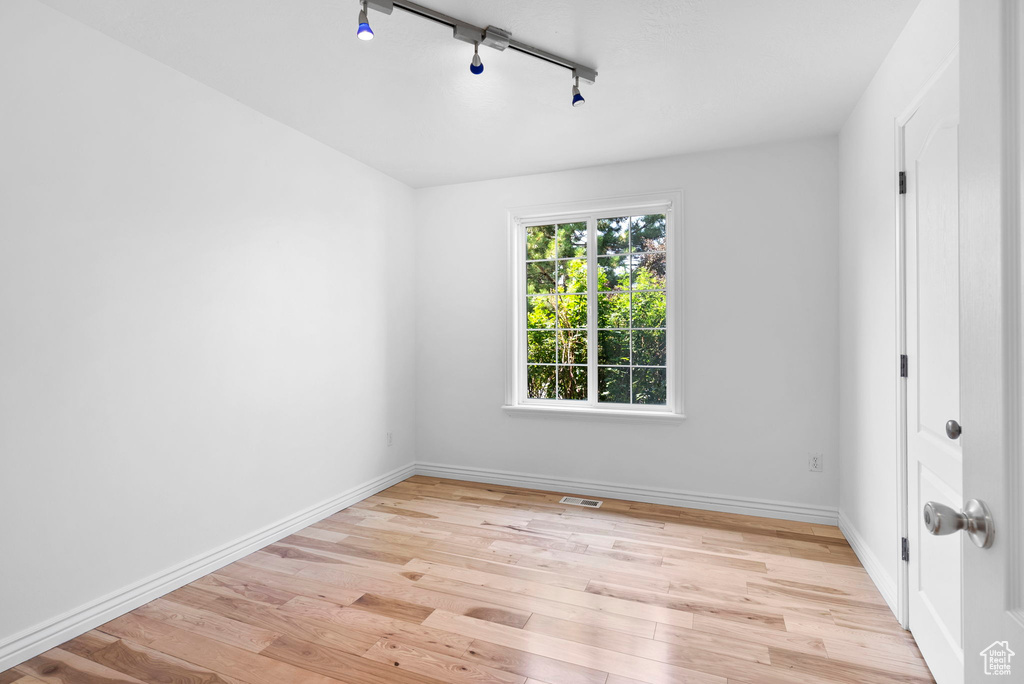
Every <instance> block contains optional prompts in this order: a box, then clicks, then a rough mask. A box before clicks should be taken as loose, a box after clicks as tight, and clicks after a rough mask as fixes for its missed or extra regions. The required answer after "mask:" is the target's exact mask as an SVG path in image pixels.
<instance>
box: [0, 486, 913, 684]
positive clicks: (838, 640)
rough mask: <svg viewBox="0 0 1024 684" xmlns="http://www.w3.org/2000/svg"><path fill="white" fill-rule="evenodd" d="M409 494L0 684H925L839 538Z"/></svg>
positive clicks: (119, 622) (314, 529) (455, 492)
mask: <svg viewBox="0 0 1024 684" xmlns="http://www.w3.org/2000/svg"><path fill="white" fill-rule="evenodd" d="M560 497H561V494H553V493H550V492H540V491H533V490H525V489H516V488H510V487H498V486H493V485H483V484H476V483H471V482H457V481H453V480H440V479H434V478H428V477H413V478H411V479H409V480H406V481H405V482H402V483H400V484H398V485H395V486H394V487H391V488H390V489H388V490H385V491H384V492H381V493H380V494H377V495H376V496H373V497H370V498H368V499H366V500H364V501H362V502H361V503H359V504H357V505H355V506H353V507H351V508H348V509H346V510H344V511H341V512H340V513H337V514H336V515H333V516H331V517H329V518H327V519H325V520H323V521H322V522H319V523H317V524H315V525H313V526H311V527H308V528H306V529H304V530H302V531H301V532H298V533H296V534H294V535H292V536H290V537H288V538H286V539H282V540H281V541H279V542H277V543H275V544H271V545H270V546H267V547H266V548H264V549H262V550H260V551H257V552H256V553H253V554H251V555H249V556H247V557H245V558H243V559H242V560H240V561H238V562H236V563H233V564H231V565H229V566H227V567H225V568H222V569H221V570H218V571H217V572H215V573H213V574H211V575H208V576H206V577H204V578H202V579H200V580H197V581H196V582H193V583H192V584H190V585H188V586H186V587H183V588H181V589H178V590H177V591H174V592H172V593H170V594H168V595H166V596H164V597H163V598H160V599H157V600H155V601H153V602H151V603H149V604H147V605H145V606H142V607H141V608H138V609H136V610H134V611H132V612H131V613H129V614H127V615H124V616H122V617H119V618H117V619H115V620H112V621H110V622H108V623H107V624H105V625H103V626H102V627H99V628H97V629H95V630H93V631H91V632H89V633H87V634H85V635H83V636H80V637H78V638H76V639H73V640H71V641H69V642H67V643H65V644H63V645H61V646H60V647H59V648H55V649H53V650H51V651H49V652H47V653H45V654H43V655H41V656H38V657H36V658H33V659H31V660H29V661H27V662H25V663H23V664H21V665H19V666H17V667H15V668H14V669H13V670H9V671H7V672H4V673H0V684H11V683H12V682H17V683H18V684H30V683H31V684H36V683H37V682H75V683H81V682H105V683H106V682H132V683H137V682H152V683H154V684H155V683H161V684H165V683H173V684H187V683H203V684H220V683H238V684H291V683H295V684H330V683H331V682H348V683H351V684H375V683H385V682H386V683H388V684H414V683H415V684H438V683H444V684H639V683H641V682H648V683H650V684H655V683H657V684H661V683H668V682H671V683H673V684H675V683H680V682H698V683H707V684H713V683H718V684H725V683H726V682H748V683H751V684H794V683H795V684H810V683H816V682H843V683H847V684H871V683H874V682H931V681H933V680H932V677H931V675H930V674H929V672H928V669H927V668H926V666H925V665H924V662H923V661H922V659H921V655H920V653H919V652H918V650H917V647H916V646H915V644H914V641H913V639H912V638H911V636H910V635H909V633H907V632H904V631H903V630H902V629H900V627H899V625H898V624H897V622H896V620H895V619H894V618H893V616H892V614H891V613H890V612H889V609H888V608H887V607H886V605H885V603H884V602H883V600H882V597H881V596H880V595H879V593H878V591H877V590H876V589H875V587H874V585H873V584H872V583H871V580H869V579H868V576H867V574H866V573H865V572H864V569H863V568H862V567H861V566H860V564H859V563H858V562H857V559H856V557H855V556H854V554H853V552H852V551H851V549H850V546H849V545H848V544H847V542H846V540H845V539H843V537H842V535H841V534H840V533H839V530H838V529H837V528H835V527H829V526H825V525H813V524H807V523H797V522H787V521H783V520H773V519H767V518H753V517H748V516H741V515H732V514H726V513H711V512H707V511H699V510H691V509H683V508H673V507H669V506H657V505H652V504H643V503H632V502H628V501H605V504H604V506H603V507H602V508H600V509H586V508H578V507H572V506H566V505H561V504H559V503H558V500H559V498H560Z"/></svg>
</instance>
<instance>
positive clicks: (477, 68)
mask: <svg viewBox="0 0 1024 684" xmlns="http://www.w3.org/2000/svg"><path fill="white" fill-rule="evenodd" d="M469 72H470V73H471V74H482V73H484V63H483V62H481V61H480V43H473V61H472V62H470V63H469Z"/></svg>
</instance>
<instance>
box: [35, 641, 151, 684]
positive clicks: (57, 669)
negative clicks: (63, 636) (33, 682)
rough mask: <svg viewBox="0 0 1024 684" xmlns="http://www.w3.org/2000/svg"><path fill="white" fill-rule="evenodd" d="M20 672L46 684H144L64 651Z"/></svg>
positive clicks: (45, 656) (52, 652)
mask: <svg viewBox="0 0 1024 684" xmlns="http://www.w3.org/2000/svg"><path fill="white" fill-rule="evenodd" d="M18 669H19V670H20V671H21V672H24V673H25V674H29V675H31V676H33V677H35V678H37V679H40V680H42V681H44V682H54V683H55V684H56V683H59V684H142V682H141V680H139V679H136V678H135V677H130V676H128V675H126V674H123V673H121V672H118V671H117V670H112V669H110V668H109V667H107V666H106V665H101V664H99V663H94V662H93V661H91V660H88V659H87V658H83V657H82V656H79V655H75V654H74V653H69V652H68V651H65V650H63V649H60V648H54V649H51V650H49V651H47V652H46V653H44V654H42V655H38V656H36V657H35V658H32V659H31V660H28V661H26V662H24V663H22V664H21V665H19V666H18Z"/></svg>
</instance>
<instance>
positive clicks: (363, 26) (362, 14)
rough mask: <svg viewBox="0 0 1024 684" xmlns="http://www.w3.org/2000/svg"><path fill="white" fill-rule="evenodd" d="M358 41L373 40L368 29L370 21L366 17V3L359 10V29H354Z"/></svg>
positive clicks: (371, 30) (371, 32)
mask: <svg viewBox="0 0 1024 684" xmlns="http://www.w3.org/2000/svg"><path fill="white" fill-rule="evenodd" d="M356 35H357V36H359V40H373V29H372V28H370V20H369V19H367V17H366V3H365V2H364V3H363V7H362V9H361V10H359V28H357V29H356Z"/></svg>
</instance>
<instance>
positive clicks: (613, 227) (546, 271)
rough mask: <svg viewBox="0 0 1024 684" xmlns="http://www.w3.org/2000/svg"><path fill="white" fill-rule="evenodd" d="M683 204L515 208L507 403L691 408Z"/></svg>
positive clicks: (661, 200)
mask: <svg viewBox="0 0 1024 684" xmlns="http://www.w3.org/2000/svg"><path fill="white" fill-rule="evenodd" d="M673 204H675V205H676V206H678V199H676V201H675V202H673V201H672V198H671V197H670V196H665V197H658V198H651V197H645V198H634V199H633V200H631V201H620V202H611V203H604V206H592V207H585V206H578V205H577V206H575V207H556V208H548V209H544V210H535V211H532V212H531V211H523V212H513V214H514V215H513V217H512V219H511V221H510V223H511V248H512V249H511V254H512V268H511V271H512V278H511V289H512V298H513V302H512V306H511V307H510V309H511V311H512V316H513V321H512V325H511V326H510V330H511V331H512V339H511V344H510V345H509V346H510V349H511V354H510V356H511V359H510V368H509V370H510V372H509V388H508V396H507V397H506V399H507V401H506V404H507V408H509V409H512V410H525V411H529V412H544V411H551V412H557V411H562V412H567V413H581V414H592V415H599V414H603V415H613V414H614V415H618V416H621V417H637V418H641V417H658V418H671V417H679V416H681V409H682V406H681V401H680V397H681V386H680V385H681V381H680V377H679V376H680V373H679V370H680V366H681V364H680V363H679V362H678V355H679V349H678V347H679V341H680V339H679V335H678V330H679V327H680V326H679V320H678V319H679V316H680V313H679V309H680V307H679V302H678V301H677V298H678V297H680V294H681V288H680V287H679V286H678V285H679V283H677V282H676V278H677V275H676V272H677V271H676V261H677V259H678V256H677V255H678V253H679V249H678V245H677V244H676V243H677V241H678V237H677V235H678V230H677V228H676V227H675V226H674V225H673V224H674V221H673V217H674V214H673V212H672V207H673Z"/></svg>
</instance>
